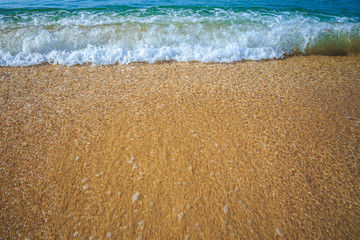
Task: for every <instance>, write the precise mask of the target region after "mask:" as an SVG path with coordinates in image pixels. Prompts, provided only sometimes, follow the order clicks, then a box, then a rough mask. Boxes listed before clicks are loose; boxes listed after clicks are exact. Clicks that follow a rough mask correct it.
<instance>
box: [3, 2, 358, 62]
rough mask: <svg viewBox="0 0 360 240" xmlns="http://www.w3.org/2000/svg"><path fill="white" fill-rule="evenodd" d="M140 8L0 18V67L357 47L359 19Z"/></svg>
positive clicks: (211, 58)
mask: <svg viewBox="0 0 360 240" xmlns="http://www.w3.org/2000/svg"><path fill="white" fill-rule="evenodd" d="M147 11H149V10H146V9H144V10H142V11H141V10H139V9H137V10H128V11H126V12H121V13H118V12H101V11H100V12H93V11H86V10H84V11H75V12H66V11H49V12H44V13H43V12H38V13H33V14H30V15H26V14H25V13H24V14H22V15H21V14H20V15H19V16H18V17H17V18H16V21H15V20H12V18H5V17H4V16H2V15H0V65H1V66H6V65H12V66H17V65H33V64H40V63H45V62H48V63H54V64H64V65H74V64H83V63H93V64H114V63H120V64H128V63H131V62H139V61H141V62H142V61H144V62H150V63H153V62H156V61H161V60H176V61H193V60H195V61H201V62H232V61H239V60H243V59H251V60H259V59H269V58H270V59H272V58H282V57H283V56H284V55H285V54H293V53H294V51H295V52H300V53H305V52H307V51H310V52H311V51H312V49H315V50H316V49H319V50H318V51H320V52H321V51H322V49H325V48H328V47H329V46H330V48H331V47H334V46H335V47H338V46H340V47H343V48H345V49H347V46H348V45H349V46H350V45H354V44H355V45H356V44H358V43H359V44H360V33H359V29H360V24H359V22H357V21H355V20H353V19H350V18H346V17H342V18H340V17H331V16H322V17H321V18H320V16H307V15H305V14H301V13H297V12H295V13H289V12H280V13H279V12H271V11H269V12H255V11H240V12H234V11H232V10H224V9H212V10H211V11H209V13H206V14H205V13H204V12H202V11H200V10H199V11H195V10H191V9H185V10H175V9H159V10H158V11H157V12H152V13H148V12H147ZM9 19H10V20H9ZM19 19H20V20H19ZM329 44H330V45H329ZM322 45H324V46H325V47H323V48H322V47H321V46H322ZM319 46H320V47H319ZM344 46H345V47H344ZM315 50H314V51H315Z"/></svg>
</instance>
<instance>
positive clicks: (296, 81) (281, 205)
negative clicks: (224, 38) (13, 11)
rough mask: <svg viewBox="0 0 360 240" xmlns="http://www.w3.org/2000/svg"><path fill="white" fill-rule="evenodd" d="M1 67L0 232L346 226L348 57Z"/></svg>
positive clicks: (186, 232)
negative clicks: (230, 61) (126, 64)
mask: <svg viewBox="0 0 360 240" xmlns="http://www.w3.org/2000/svg"><path fill="white" fill-rule="evenodd" d="M0 75H1V76H0V77H1V80H0V103H1V104H0V139H1V141H0V154H1V161H0V185H1V193H0V239H24V238H28V239H44V238H48V239H60V238H64V239H72V238H77V239H106V238H111V239H141V238H142V239H275V238H279V239H281V238H284V239H359V238H360V227H359V226H360V178H359V177H360V166H359V164H360V162H359V158H360V154H359V145H360V135H359V130H360V105H359V104H360V80H359V79H360V57H357V56H351V57H349V56H348V57H323V56H308V57H292V58H288V59H286V60H274V61H264V62H252V61H248V62H239V63H233V64H204V63H159V64H141V63H138V64H131V65H128V66H122V65H115V66H72V67H66V66H59V65H42V66H31V67H1V68H0Z"/></svg>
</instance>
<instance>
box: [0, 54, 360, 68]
mask: <svg viewBox="0 0 360 240" xmlns="http://www.w3.org/2000/svg"><path fill="white" fill-rule="evenodd" d="M359 56H360V54H358V53H356V52H355V53H347V54H345V55H322V54H285V55H284V56H283V58H263V59H259V60H252V59H242V60H239V61H232V62H200V61H196V60H192V61H176V60H158V61H155V62H146V61H140V62H130V63H127V64H120V63H119V62H116V63H113V64H94V63H91V62H87V63H82V64H80V63H77V64H73V65H64V64H58V63H56V64H53V63H49V62H45V63H40V64H35V65H25V66H0V68H8V67H10V68H11V67H14V68H16V67H20V68H28V67H40V66H47V65H50V66H63V67H113V66H134V65H135V66H138V65H148V64H149V65H161V64H174V63H180V64H194V63H195V64H209V65H212V64H220V65H221V64H222V65H234V64H235V65H236V64H239V63H247V62H260V63H261V62H269V61H284V60H287V59H289V58H303V57H320V58H321V57H324V58H327V57H330V58H333V57H335V58H336V57H340V58H346V57H350V58H351V57H352V58H357V57H359Z"/></svg>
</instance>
